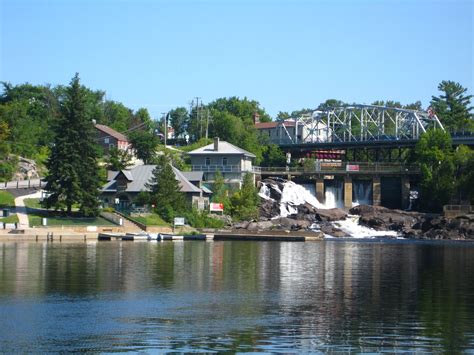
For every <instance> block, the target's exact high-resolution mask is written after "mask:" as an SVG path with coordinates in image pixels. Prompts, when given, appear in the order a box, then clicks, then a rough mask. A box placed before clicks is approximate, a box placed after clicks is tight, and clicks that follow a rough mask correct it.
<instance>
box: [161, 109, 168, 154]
mask: <svg viewBox="0 0 474 355" xmlns="http://www.w3.org/2000/svg"><path fill="white" fill-rule="evenodd" d="M161 114H162V115H163V118H164V120H165V132H164V136H165V148H166V139H167V138H168V124H167V122H166V121H167V119H166V112H162V113H161Z"/></svg>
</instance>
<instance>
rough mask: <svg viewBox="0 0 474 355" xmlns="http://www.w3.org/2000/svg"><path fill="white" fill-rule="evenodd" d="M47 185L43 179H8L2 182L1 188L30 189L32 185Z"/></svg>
mask: <svg viewBox="0 0 474 355" xmlns="http://www.w3.org/2000/svg"><path fill="white" fill-rule="evenodd" d="M44 185H46V183H45V182H43V181H41V179H30V180H17V181H6V182H1V183H0V190H7V189H29V188H32V187H42V186H44Z"/></svg>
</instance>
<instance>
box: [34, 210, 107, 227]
mask: <svg viewBox="0 0 474 355" xmlns="http://www.w3.org/2000/svg"><path fill="white" fill-rule="evenodd" d="M42 218H47V224H48V226H70V227H74V226H115V224H113V223H112V222H110V221H108V220H106V219H104V218H102V217H97V218H84V217H63V216H61V215H57V214H56V213H54V212H47V213H43V212H41V213H31V214H28V220H29V222H30V226H41V225H42V223H41V222H42Z"/></svg>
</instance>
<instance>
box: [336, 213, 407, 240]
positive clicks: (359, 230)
mask: <svg viewBox="0 0 474 355" xmlns="http://www.w3.org/2000/svg"><path fill="white" fill-rule="evenodd" d="M359 218H360V216H353V215H348V216H347V218H346V219H345V220H343V221H335V222H331V223H332V224H333V225H334V226H335V227H337V228H339V229H340V230H342V231H344V232H346V233H348V234H350V235H351V237H353V238H376V237H388V236H390V237H398V236H399V233H398V232H396V231H377V230H374V229H372V228H368V227H364V226H361V225H360V224H359Z"/></svg>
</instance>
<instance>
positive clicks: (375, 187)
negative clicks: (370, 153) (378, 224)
mask: <svg viewBox="0 0 474 355" xmlns="http://www.w3.org/2000/svg"><path fill="white" fill-rule="evenodd" d="M372 201H373V202H372V204H373V205H374V206H380V204H381V202H382V190H381V186H380V176H374V178H373V180H372Z"/></svg>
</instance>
